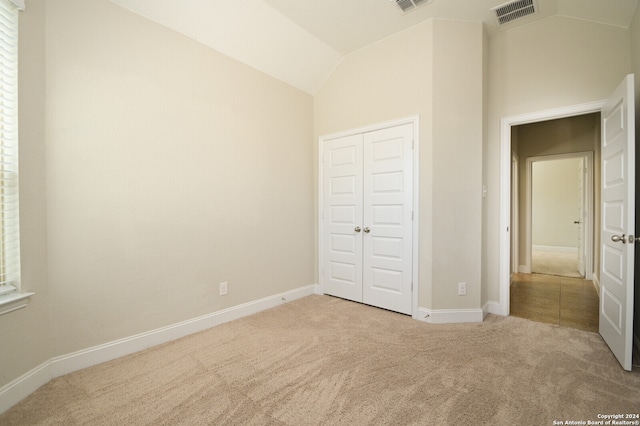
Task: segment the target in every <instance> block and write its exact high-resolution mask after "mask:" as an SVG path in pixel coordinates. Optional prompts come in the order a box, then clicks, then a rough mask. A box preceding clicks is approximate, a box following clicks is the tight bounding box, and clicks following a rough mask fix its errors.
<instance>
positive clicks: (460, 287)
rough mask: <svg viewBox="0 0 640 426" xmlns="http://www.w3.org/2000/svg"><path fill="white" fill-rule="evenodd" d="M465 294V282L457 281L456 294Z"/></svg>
mask: <svg viewBox="0 0 640 426" xmlns="http://www.w3.org/2000/svg"><path fill="white" fill-rule="evenodd" d="M466 295H467V283H458V296H466Z"/></svg>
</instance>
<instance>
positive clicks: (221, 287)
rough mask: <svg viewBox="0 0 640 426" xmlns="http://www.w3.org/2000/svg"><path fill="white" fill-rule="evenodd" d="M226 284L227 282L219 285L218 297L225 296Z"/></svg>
mask: <svg viewBox="0 0 640 426" xmlns="http://www.w3.org/2000/svg"><path fill="white" fill-rule="evenodd" d="M227 290H228V284H227V282H226V281H225V282H223V283H220V296H224V295H226V294H227Z"/></svg>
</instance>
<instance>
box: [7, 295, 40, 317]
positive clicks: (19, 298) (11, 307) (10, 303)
mask: <svg viewBox="0 0 640 426" xmlns="http://www.w3.org/2000/svg"><path fill="white" fill-rule="evenodd" d="M34 294H35V293H10V294H6V295H3V296H0V316H1V315H4V314H8V313H9V312H13V311H17V310H18V309H22V308H24V307H25V306H27V303H29V299H30V298H31V296H33V295H34Z"/></svg>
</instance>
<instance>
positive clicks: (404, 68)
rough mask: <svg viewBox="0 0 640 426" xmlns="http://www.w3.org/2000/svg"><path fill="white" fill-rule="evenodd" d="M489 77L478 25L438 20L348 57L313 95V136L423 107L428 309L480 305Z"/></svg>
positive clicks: (423, 278) (423, 287) (423, 273)
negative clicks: (461, 290) (461, 284)
mask: <svg viewBox="0 0 640 426" xmlns="http://www.w3.org/2000/svg"><path fill="white" fill-rule="evenodd" d="M456 52H457V54H456ZM482 79H483V35H482V27H481V25H480V24H479V23H472V22H458V21H444V20H435V21H428V22H425V23H423V24H421V25H417V26H415V27H412V28H410V29H408V30H406V31H404V32H402V33H399V34H396V35H394V36H392V37H389V38H386V39H384V40H383V41H381V42H378V43H375V44H373V45H371V46H368V47H366V48H364V49H361V50H359V51H357V52H355V53H353V54H351V55H349V56H347V57H346V58H345V59H344V60H343V61H342V63H341V64H340V66H339V67H338V68H337V69H336V70H335V72H334V73H333V74H332V75H331V77H330V78H329V79H328V80H327V81H326V82H325V84H324V85H323V87H322V88H321V89H320V91H319V93H318V94H317V95H316V96H315V98H314V124H315V139H316V141H317V138H318V137H320V136H323V135H327V134H331V133H335V132H338V131H343V130H348V129H352V128H358V127H361V126H365V125H368V124H375V123H379V122H384V121H389V120H393V119H396V118H401V117H405V116H408V115H413V114H419V115H420V148H419V150H420V204H419V206H420V207H419V208H420V232H419V246H420V260H419V261H420V265H419V274H420V288H419V294H420V300H419V305H420V306H421V307H425V308H430V309H450V308H471V307H476V308H477V307H479V305H480V266H481V265H480V259H481V246H480V244H481V226H480V224H481V213H482V212H481V183H480V181H481V178H482V161H481V159H482V129H483V128H482V102H483V90H482V86H483V84H482ZM436 106H437V108H436ZM317 150H318V147H316V148H315V151H316V156H317ZM315 163H316V164H317V159H316V160H315ZM460 170H464V173H459V171H460ZM316 176H317V165H316ZM316 187H317V185H316ZM452 194H456V195H455V196H452ZM435 224H437V227H436V226H434V225H435ZM474 224H475V225H474ZM436 228H437V229H436ZM458 281H466V282H467V291H468V295H467V296H466V297H459V296H457V295H456V291H457V282H458Z"/></svg>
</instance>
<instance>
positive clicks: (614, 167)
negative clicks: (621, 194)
mask: <svg viewBox="0 0 640 426" xmlns="http://www.w3.org/2000/svg"><path fill="white" fill-rule="evenodd" d="M624 161H625V159H624V152H623V151H616V152H613V153H612V154H610V155H609V156H608V157H607V158H604V159H603V160H602V170H603V173H602V176H603V177H604V181H603V184H604V188H606V189H609V188H612V187H614V186H617V185H624V182H625V181H624V174H625V167H624Z"/></svg>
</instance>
